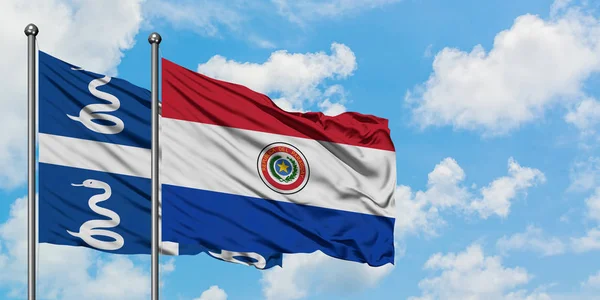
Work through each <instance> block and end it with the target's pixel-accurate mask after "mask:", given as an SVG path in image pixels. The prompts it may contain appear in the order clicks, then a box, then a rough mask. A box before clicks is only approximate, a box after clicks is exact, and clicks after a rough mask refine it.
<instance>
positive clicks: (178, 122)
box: [160, 59, 396, 266]
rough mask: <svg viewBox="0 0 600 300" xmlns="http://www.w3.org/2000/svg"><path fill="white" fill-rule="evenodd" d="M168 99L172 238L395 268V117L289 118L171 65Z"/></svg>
mask: <svg viewBox="0 0 600 300" xmlns="http://www.w3.org/2000/svg"><path fill="white" fill-rule="evenodd" d="M162 93H163V97H162V99H163V102H162V120H161V122H162V123H161V126H162V128H161V145H162V146H161V147H162V162H161V167H160V170H161V171H160V172H161V183H162V197H163V198H162V199H163V206H162V214H163V223H162V232H163V240H165V241H172V242H175V243H179V244H185V245H201V246H203V247H207V248H209V249H226V250H228V251H234V252H245V253H255V254H256V253H269V252H282V253H311V252H314V251H317V250H320V251H322V252H323V253H325V254H327V255H329V256H332V257H335V258H339V259H343V260H349V261H356V262H362V263H367V264H369V265H371V266H381V265H384V264H387V263H393V262H394V238H393V228H394V221H395V218H394V210H395V208H394V205H395V204H394V191H395V186H396V162H395V151H394V145H393V143H392V141H391V138H390V131H389V128H388V126H387V120H385V119H381V118H378V117H375V116H370V115H362V114H358V113H344V114H341V115H339V116H335V117H329V116H325V115H323V114H321V113H290V112H285V111H283V110H281V109H279V108H278V107H277V106H276V105H275V104H274V103H273V102H272V101H271V100H270V99H269V98H268V97H267V96H265V95H262V94H260V93H257V92H254V91H252V90H250V89H248V88H246V87H243V86H240V85H236V84H232V83H227V82H224V81H220V80H216V79H212V78H209V77H207V76H204V75H202V74H198V73H196V72H193V71H191V70H188V69H185V68H183V67H181V66H178V65H176V64H174V63H172V62H171V61H169V60H166V59H163V60H162ZM248 256H249V255H248ZM251 258H252V259H253V261H254V263H255V265H261V264H264V258H262V257H261V256H260V255H254V256H253V257H252V256H251Z"/></svg>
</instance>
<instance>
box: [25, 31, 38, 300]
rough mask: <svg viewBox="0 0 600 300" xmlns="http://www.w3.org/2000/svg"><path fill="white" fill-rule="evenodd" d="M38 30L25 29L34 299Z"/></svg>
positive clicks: (32, 294) (30, 288)
mask: <svg viewBox="0 0 600 300" xmlns="http://www.w3.org/2000/svg"><path fill="white" fill-rule="evenodd" d="M38 32H39V30H38V28H37V26H35V24H29V25H27V27H25V35H26V36H27V121H28V124H27V178H28V181H27V221H28V222H27V224H28V227H27V229H28V231H27V267H28V269H27V277H28V280H27V295H28V299H29V300H35V299H36V282H35V280H36V261H35V258H36V245H37V239H36V233H37V230H36V229H37V222H36V207H35V202H36V201H35V134H36V120H35V117H36V113H35V111H36V82H35V77H36V53H35V38H36V36H37V34H38Z"/></svg>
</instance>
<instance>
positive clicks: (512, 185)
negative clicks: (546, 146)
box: [396, 158, 544, 236]
mask: <svg viewBox="0 0 600 300" xmlns="http://www.w3.org/2000/svg"><path fill="white" fill-rule="evenodd" d="M464 179H465V172H464V170H463V169H462V168H461V167H460V166H459V165H458V163H457V162H456V160H454V159H453V158H445V159H444V160H442V161H441V162H440V163H439V164H437V165H436V166H435V168H434V169H433V171H431V173H429V175H428V181H427V189H426V190H425V191H417V192H415V193H413V192H412V191H411V188H410V187H408V186H399V187H398V189H397V190H396V206H397V207H398V216H397V218H396V232H397V234H398V235H400V236H402V235H405V234H408V233H417V232H423V233H425V234H427V235H436V234H437V233H436V229H437V228H439V227H440V226H443V225H444V224H445V221H444V220H443V219H442V218H441V217H440V213H441V212H442V211H444V210H454V211H456V212H462V213H467V214H471V213H477V214H478V215H479V216H480V217H481V218H483V219H485V218H488V217H489V216H490V215H497V216H500V217H503V218H505V217H506V216H508V214H509V213H510V206H511V204H512V201H513V200H514V199H515V198H516V196H517V194H518V193H519V192H524V191H525V190H526V189H528V188H530V187H532V186H534V185H535V184H537V183H540V182H544V174H543V173H542V172H541V171H539V170H537V169H532V168H527V167H522V166H520V165H519V164H518V163H517V162H516V161H515V160H514V159H513V158H509V160H508V176H503V177H500V178H497V179H495V180H494V181H492V182H491V183H490V184H489V185H488V186H485V187H483V188H481V189H480V191H479V194H481V196H477V195H475V194H474V193H473V192H472V191H470V190H469V188H468V185H465V184H464V183H463V181H464Z"/></svg>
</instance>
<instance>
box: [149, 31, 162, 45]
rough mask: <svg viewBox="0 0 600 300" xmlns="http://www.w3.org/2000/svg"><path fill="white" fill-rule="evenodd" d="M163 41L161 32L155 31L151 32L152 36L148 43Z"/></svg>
mask: <svg viewBox="0 0 600 300" xmlns="http://www.w3.org/2000/svg"><path fill="white" fill-rule="evenodd" d="M161 41H162V37H160V34H158V33H156V32H153V33H151V34H150V36H149V37H148V43H150V44H160V42H161Z"/></svg>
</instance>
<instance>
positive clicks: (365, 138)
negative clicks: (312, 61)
mask: <svg viewBox="0 0 600 300" xmlns="http://www.w3.org/2000/svg"><path fill="white" fill-rule="evenodd" d="M162 117H163V118H171V119H178V120H183V121H191V122H198V123H205V124H213V125H219V126H226V127H233V128H239V129H246V130H254V131H260V132H268V133H274V134H281V135H288V136H294V137H301V138H308V139H314V140H319V141H327V142H333V143H339V144H347V145H353V146H362V147H369V148H375V149H381V150H390V151H394V144H393V143H392V140H391V137H390V130H389V128H388V120H387V119H383V118H379V117H376V116H372V115H363V114H360V113H355V112H346V113H343V114H340V115H337V116H326V115H324V114H323V113H320V112H309V113H292V112H286V111H284V110H282V109H280V108H279V107H278V106H277V105H276V104H275V103H274V102H273V101H272V100H271V99H270V98H269V97H267V96H266V95H263V94H261V93H257V92H255V91H252V90H250V89H249V88H247V87H245V86H242V85H238V84H233V83H229V82H225V81H221V80H216V79H213V78H210V77H207V76H205V75H202V74H200V73H197V72H194V71H191V70H189V69H186V68H184V67H182V66H179V65H177V64H175V63H173V62H171V61H169V60H167V59H164V58H163V59H162Z"/></svg>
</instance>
